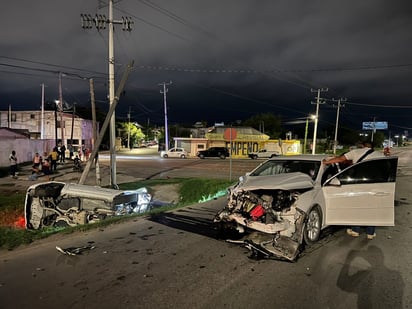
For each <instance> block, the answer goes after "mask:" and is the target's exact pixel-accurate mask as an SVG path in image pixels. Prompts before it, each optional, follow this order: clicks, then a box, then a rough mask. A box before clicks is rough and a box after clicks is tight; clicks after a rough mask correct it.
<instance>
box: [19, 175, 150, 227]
mask: <svg viewBox="0 0 412 309" xmlns="http://www.w3.org/2000/svg"><path fill="white" fill-rule="evenodd" d="M150 202H151V195H150V194H149V193H147V190H146V189H145V188H142V189H138V190H131V191H121V190H115V189H107V188H101V187H94V186H88V185H80V184H68V183H64V182H56V181H50V182H44V183H39V184H35V185H33V186H30V187H29V188H28V189H27V193H26V201H25V209H24V212H25V219H26V228H27V229H40V228H42V227H68V226H75V225H78V224H87V223H93V222H97V221H100V220H103V219H105V218H107V217H110V216H117V215H125V214H131V213H143V212H146V211H148V210H149V208H150V207H151V204H150Z"/></svg>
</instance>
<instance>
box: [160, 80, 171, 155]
mask: <svg viewBox="0 0 412 309" xmlns="http://www.w3.org/2000/svg"><path fill="white" fill-rule="evenodd" d="M171 84H172V81H170V82H168V83H166V82H163V83H161V84H159V85H160V86H163V90H160V93H163V102H164V106H165V150H166V151H168V150H169V129H168V127H167V104H166V93H167V92H168V91H169V89H167V88H166V86H169V85H171Z"/></svg>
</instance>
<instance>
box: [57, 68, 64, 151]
mask: <svg viewBox="0 0 412 309" xmlns="http://www.w3.org/2000/svg"><path fill="white" fill-rule="evenodd" d="M59 101H60V106H59V109H60V130H61V134H60V138H61V146H63V145H64V122H63V90H62V72H59ZM56 147H57V145H56Z"/></svg>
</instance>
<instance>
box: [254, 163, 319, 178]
mask: <svg viewBox="0 0 412 309" xmlns="http://www.w3.org/2000/svg"><path fill="white" fill-rule="evenodd" d="M320 164H321V162H320V161H309V160H269V161H267V162H265V163H263V164H262V165H261V166H259V167H258V168H257V169H256V170H255V171H253V172H252V173H251V174H250V175H251V176H269V175H277V174H285V173H296V172H301V173H304V174H307V175H309V176H310V177H311V178H312V179H316V176H317V175H318V172H319V168H320Z"/></svg>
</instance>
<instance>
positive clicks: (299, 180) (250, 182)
mask: <svg viewBox="0 0 412 309" xmlns="http://www.w3.org/2000/svg"><path fill="white" fill-rule="evenodd" d="M313 187H314V181H313V180H312V178H310V176H309V175H306V174H304V173H300V172H298V173H286V174H278V175H270V176H250V175H248V176H245V177H244V180H243V182H240V184H239V186H238V189H243V190H250V191H253V190H259V189H263V190H265V189H268V190H272V189H279V190H294V189H311V188H313Z"/></svg>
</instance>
